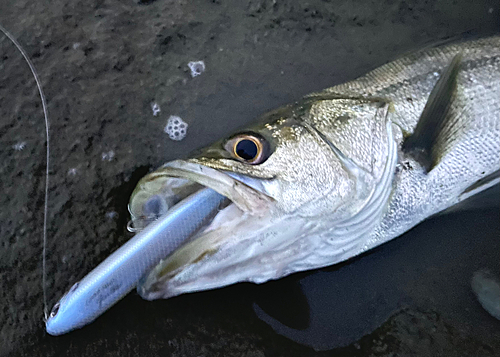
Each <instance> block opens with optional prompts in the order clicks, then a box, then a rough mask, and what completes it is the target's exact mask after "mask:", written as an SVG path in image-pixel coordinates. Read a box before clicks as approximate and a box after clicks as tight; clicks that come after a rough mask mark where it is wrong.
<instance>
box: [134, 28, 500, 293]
mask: <svg viewBox="0 0 500 357" xmlns="http://www.w3.org/2000/svg"><path fill="white" fill-rule="evenodd" d="M499 172H500V37H499V36H493V37H488V38H483V39H478V40H472V41H470V40H469V41H463V42H458V43H457V42H455V43H447V44H443V45H441V46H436V47H431V48H425V49H423V50H420V51H418V52H415V53H412V54H409V55H406V56H403V57H401V58H399V59H397V60H395V61H393V62H390V63H388V64H385V65H383V66H381V67H379V68H377V69H375V70H373V71H371V72H369V73H368V74H366V75H364V76H362V77H360V78H358V79H355V80H353V81H350V82H347V83H344V84H339V85H336V86H334V87H331V88H328V89H325V90H323V91H320V92H316V93H312V94H310V95H307V96H305V97H304V98H303V99H301V100H298V101H297V102H295V103H292V104H290V105H287V106H284V107H282V108H278V109H276V110H274V111H271V112H269V113H266V114H264V115H263V116H262V117H260V118H258V119H257V120H256V122H255V124H253V125H251V126H249V127H247V128H243V129H241V130H239V131H238V132H236V133H234V134H232V135H230V136H228V137H226V138H224V139H222V140H219V141H217V142H215V143H214V144H212V145H210V146H208V147H207V148H205V149H202V150H200V151H198V152H195V153H193V154H192V155H191V156H190V157H188V158H187V159H185V160H174V161H171V162H168V163H166V164H165V165H163V166H162V167H160V168H159V169H158V170H157V171H154V172H152V173H150V174H148V175H146V176H145V177H144V178H143V179H142V180H141V181H140V182H139V183H138V185H137V187H136V189H135V191H134V193H133V194H132V196H131V199H130V203H129V207H130V212H131V217H132V222H133V225H135V226H137V227H142V226H144V225H146V224H147V222H148V219H147V218H145V217H147V216H148V214H145V210H144V207H145V206H147V205H148V202H149V200H150V199H151V197H154V198H155V199H158V197H160V198H161V200H162V202H163V203H162V204H161V205H157V207H158V209H159V211H158V212H156V214H157V215H161V214H162V213H163V212H162V210H167V209H168V206H169V203H168V201H169V200H171V199H172V197H179V195H180V196H182V193H181V191H182V190H188V189H189V187H192V186H193V185H200V186H202V187H208V188H211V189H213V190H215V191H217V192H218V193H220V194H221V195H223V196H225V197H227V198H228V199H229V200H230V201H231V204H230V205H228V206H227V207H226V208H224V209H223V210H221V211H220V212H219V213H218V215H217V216H216V217H215V219H214V221H213V222H212V223H211V224H210V225H209V226H208V227H207V229H206V230H204V231H202V232H199V233H198V234H197V236H196V237H194V238H193V239H191V240H189V241H188V242H186V243H185V244H183V245H182V246H181V247H179V248H178V249H177V250H176V251H175V252H173V253H172V254H171V255H170V256H168V257H166V258H165V259H163V260H162V261H161V262H160V263H159V264H158V265H157V266H156V267H155V268H154V269H152V271H151V272H150V273H149V274H148V276H147V277H145V279H143V281H142V282H141V284H140V285H139V286H138V288H137V290H138V292H139V294H140V295H141V296H142V297H143V298H144V299H147V300H154V299H160V298H170V297H173V296H176V295H180V294H184V293H190V292H195V291H200V290H207V289H214V288H220V287H223V286H226V285H230V284H234V283H238V282H253V283H257V284H259V283H264V282H266V281H268V280H273V279H279V278H281V277H284V276H287V275H289V274H292V273H296V272H300V271H306V270H312V269H317V268H321V267H325V266H330V265H334V264H336V263H340V262H343V261H346V260H348V259H350V258H352V257H355V256H357V255H359V254H362V253H365V252H367V251H369V250H370V249H372V248H375V247H377V246H379V245H381V244H383V243H385V242H388V241H390V240H392V239H394V238H396V237H398V236H400V235H401V234H403V233H404V232H406V231H408V230H410V229H411V228H412V227H414V226H416V225H417V224H418V223H420V222H422V221H423V220H425V219H427V218H429V217H431V216H434V215H436V214H439V213H441V212H444V211H446V210H447V209H449V208H450V207H454V206H455V207H456V206H457V205H459V204H460V203H461V202H463V201H465V200H466V199H467V198H469V197H471V196H473V195H475V194H477V193H479V192H481V191H483V190H485V189H487V188H489V187H492V186H494V185H496V184H498V183H499V181H500V175H499ZM179 180H181V181H179ZM179 182H184V183H183V184H179Z"/></svg>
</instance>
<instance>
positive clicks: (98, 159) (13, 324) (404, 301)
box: [0, 0, 500, 357]
mask: <svg viewBox="0 0 500 357" xmlns="http://www.w3.org/2000/svg"><path fill="white" fill-rule="evenodd" d="M273 3H274V2H273V1H272V0H251V1H227V0H214V1H208V0H206V1H187V0H185V1H177V0H170V1H168V0H157V1H155V0H149V1H146V0H144V1H142V2H141V1H134V0H122V1H114V0H95V1H68V0H55V1H51V2H50V4H49V3H48V2H43V1H41V2H36V1H27V0H3V1H1V2H0V24H2V25H3V26H4V27H6V28H7V29H8V30H9V31H10V32H11V33H12V34H13V35H14V36H15V37H16V38H17V39H18V40H19V41H20V42H21V43H22V44H23V46H24V47H25V49H26V51H27V52H28V54H29V55H30V56H31V58H32V59H33V62H34V63H35V66H36V67H37V69H38V71H39V75H40V78H41V80H42V82H43V85H44V89H45V93H46V96H47V101H48V106H49V111H50V119H51V133H52V137H51V140H52V142H51V144H52V152H51V159H52V164H51V175H50V180H51V181H50V201H49V212H50V214H49V230H48V231H49V240H48V247H47V249H48V262H47V267H48V298H49V304H50V305H52V304H53V303H54V302H55V301H56V300H57V299H58V298H59V297H60V295H61V294H62V293H63V292H64V291H65V290H66V289H67V288H68V287H69V286H71V285H72V284H73V283H74V282H75V281H77V280H79V279H81V278H82V277H83V276H84V275H85V274H86V273H87V272H88V271H90V270H91V269H92V268H93V267H94V266H95V265H97V264H98V263H99V262H100V261H101V260H102V259H104V258H105V257H106V256H107V255H109V254H110V253H111V252H112V251H113V250H114V249H116V248H117V247H119V246H120V245H121V244H123V242H125V241H126V240H127V239H128V238H129V237H130V234H128V233H127V232H126V229H125V226H126V223H127V220H128V213H127V207H126V206H127V202H128V198H129V195H130V193H131V191H132V189H133V187H134V185H135V183H136V182H137V181H138V179H139V178H140V177H141V176H143V175H144V174H145V173H147V172H148V170H150V169H152V168H155V167H157V166H159V165H161V164H162V163H164V162H166V161H168V160H171V159H174V158H179V157H183V156H185V155H187V153H188V152H190V151H191V150H193V149H197V148H199V147H202V146H204V145H207V144H209V143H210V142H212V141H213V140H214V139H217V138H219V137H221V136H223V135H227V134H229V133H230V132H232V131H234V130H235V129H236V128H238V127H240V126H242V125H245V124H246V123H249V122H251V121H252V119H253V118H255V117H256V116H258V115H259V114H261V113H263V112H265V111H266V110H269V109H272V108H275V107H278V106H280V105H282V104H285V103H289V102H291V101H293V100H295V99H298V98H300V97H301V96H302V95H304V94H307V93H309V92H311V91H315V90H320V89H323V88H326V87H329V86H331V85H334V84H337V83H340V82H343V81H346V80H348V79H352V78H354V77H356V76H358V75H361V74H363V73H365V72H366V71H368V70H370V69H372V68H374V67H376V66H378V65H380V64H382V63H385V62H387V61H389V60H391V59H393V58H395V57H397V56H398V55H401V54H403V53H405V52H408V51H411V50H415V49H418V48H421V47H423V46H426V45H429V44H433V43H436V42H439V41H440V40H441V39H445V38H449V37H455V36H456V37H458V38H460V37H461V34H463V33H468V35H472V36H485V35H488V34H493V33H498V32H499V31H500V6H499V3H498V1H497V0H487V1H462V0H456V1H438V2H434V1H412V0H410V1H399V0H386V1H371V2H369V1H346V0H339V1H320V0H310V1H307V2H304V1H295V2H293V1H280V0H278V1H276V4H274V5H273ZM0 54H1V57H0V155H1V158H0V192H1V193H2V194H1V195H0V207H1V210H0V222H1V224H0V244H1V245H0V284H1V290H0V321H1V322H0V351H1V355H13V356H16V355H25V356H60V355H62V356H66V355H67V356H100V355H109V356H156V355H162V356H246V357H260V356H315V355H318V356H326V355H328V356H336V355H342V356H348V355H355V356H370V355H373V356H394V355H415V356H438V355H443V356H470V355H480V356H494V355H498V354H500V342H499V341H500V336H499V331H500V329H499V326H500V322H499V321H497V320H494V319H493V318H491V317H490V316H489V315H488V314H487V313H486V312H484V311H483V310H482V309H481V308H480V307H479V305H478V304H477V302H476V301H475V300H474V297H473V295H472V292H471V291H470V287H469V286H470V284H469V279H470V276H472V273H473V271H474V269H478V268H481V267H489V268H490V269H493V270H495V269H497V270H496V271H497V272H498V269H499V266H498V263H495V262H498V251H499V243H498V239H496V238H498V236H499V231H500V227H499V220H498V217H499V215H498V209H489V210H483V211H477V212H473V213H470V212H465V213H463V212H462V213H456V214H454V215H450V216H447V217H438V218H434V219H433V220H431V221H429V222H426V223H424V224H423V225H421V226H419V227H417V228H416V229H414V230H413V231H412V232H410V233H409V234H407V235H405V236H403V237H402V238H401V239H398V240H396V241H394V242H392V243H389V244H388V245H386V246H387V247H388V248H386V247H382V248H381V249H379V250H377V251H375V252H374V253H373V254H371V255H367V256H365V257H362V258H361V259H357V260H355V261H354V262H353V264H352V266H351V265H344V266H342V267H340V268H339V267H335V268H330V269H325V270H323V271H322V272H320V273H312V274H311V273H308V274H302V275H300V274H299V275H297V276H292V277H290V278H289V280H285V283H283V284H285V285H286V284H288V283H287V282H288V281H291V282H292V283H294V282H297V281H299V282H303V283H302V286H303V287H304V286H309V287H310V286H312V288H311V289H314V291H315V292H316V293H315V294H316V295H314V294H313V295H308V294H306V298H307V299H309V300H308V301H309V303H311V302H313V303H314V306H316V307H319V308H320V311H321V309H324V310H323V311H328V308H330V309H334V308H335V307H337V308H339V306H342V308H339V310H341V311H344V312H345V311H350V310H352V311H355V310H359V309H357V307H360V306H364V307H366V306H367V305H366V304H371V305H370V306H374V308H373V309H371V310H370V309H366V311H365V312H364V313H360V314H357V315H356V314H353V315H351V320H352V321H351V322H350V325H349V326H351V327H352V326H358V325H359V326H364V327H363V328H365V329H366V331H367V332H370V331H371V330H372V329H373V327H374V326H371V324H372V323H374V324H375V325H377V324H381V323H383V322H384V321H385V320H386V318H387V317H388V316H389V315H391V316H392V317H390V318H389V319H388V320H387V321H386V322H385V323H383V324H382V325H381V327H380V328H378V329H377V330H376V331H375V332H372V333H371V334H369V335H368V336H365V337H363V338H362V339H361V340H360V341H358V342H356V343H354V344H351V345H350V346H348V347H346V348H342V349H337V350H332V351H328V352H321V353H317V352H315V351H314V350H313V349H311V348H310V347H304V346H302V345H299V344H297V343H295V342H292V341H290V340H289V339H286V338H284V337H282V336H280V335H278V334H276V333H275V332H274V331H273V329H271V328H270V327H269V326H268V325H267V324H265V323H264V322H262V321H261V320H259V319H258V318H257V317H256V314H255V313H254V310H253V306H254V303H255V302H257V303H260V304H261V305H262V306H265V307H266V309H267V310H268V311H269V312H270V313H273V304H272V303H269V302H266V301H263V300H262V296H263V295H264V296H266V295H267V296H269V295H274V293H273V292H277V291H279V286H278V288H277V287H276V286H275V287H273V285H272V284H274V283H271V284H267V285H265V286H255V285H252V284H239V285H236V286H233V287H229V288H225V289H220V290H217V291H211V292H203V293H197V294H191V295H186V296H180V297H177V298H174V299H171V300H166V301H158V302H146V301H142V300H141V299H140V298H139V297H138V296H137V294H136V293H135V292H134V293H131V294H130V295H129V296H127V297H126V298H125V299H124V300H123V301H121V302H120V303H118V304H117V305H116V306H115V307H114V308H112V309H111V310H110V311H109V312H107V313H106V314H104V315H103V316H102V317H100V318H99V319H98V320H97V321H95V322H94V323H92V324H91V325H89V326H87V327H85V328H84V329H81V330H79V331H75V332H72V333H70V334H67V335H64V336H61V337H57V338H54V337H51V336H48V335H46V333H45V331H44V325H43V322H42V308H43V302H42V301H43V299H42V290H41V249H42V245H41V237H42V224H43V197H44V196H43V185H44V172H45V160H44V158H45V145H44V140H45V139H44V133H45V128H44V124H43V117H42V115H41V104H40V100H39V97H38V93H37V90H36V87H35V85H34V81H33V78H32V76H31V73H30V71H29V69H28V67H27V66H26V64H25V63H24V62H23V60H22V57H21V55H20V54H19V52H18V51H17V50H16V49H15V48H14V46H13V45H12V44H11V43H10V41H8V40H7V39H6V38H5V37H4V36H3V35H0ZM192 60H204V61H205V63H206V65H207V70H206V72H205V73H203V74H202V75H201V76H199V77H196V78H194V79H193V78H191V77H190V75H189V70H188V67H187V63H188V62H189V61H192ZM152 101H156V102H157V103H158V104H159V105H160V106H161V114H160V115H159V116H157V117H154V116H153V115H152V111H151V107H150V103H151V102H152ZM172 114H174V115H179V116H181V117H182V118H183V119H184V120H185V121H186V122H188V124H189V130H188V135H187V137H186V138H185V139H184V140H183V141H181V142H174V141H171V140H170V139H168V137H167V135H166V134H165V133H164V132H163V127H164V125H165V123H166V121H167V118H168V117H169V116H170V115H172ZM20 143H24V148H23V149H22V150H16V149H14V147H13V146H14V145H16V144H20ZM21 146H23V145H21ZM110 151H112V152H113V153H114V157H113V158H112V159H109V158H110V156H109V152H110ZM103 153H107V154H108V155H104V156H103ZM433 236H436V237H439V239H437V240H433V239H432V237H433ZM456 237H460V239H457V238H456ZM405 239H407V240H409V239H412V240H418V241H420V242H422V243H421V245H417V246H419V247H423V248H421V249H416V248H415V249H416V250H417V251H418V252H419V253H418V254H421V255H420V257H422V259H419V258H418V257H419V256H418V255H416V253H415V254H412V253H413V252H414V251H415V249H414V248H408V246H406V243H405ZM436 242H437V243H436ZM408 244H410V243H408ZM413 244H414V246H413V247H415V244H416V243H413ZM433 244H434V245H433ZM436 244H437V246H436ZM451 246H453V249H448V247H451ZM410 247H412V246H410ZM427 247H428V248H427ZM462 247H467V249H465V248H464V249H465V250H464V249H461V248H462ZM398 249H401V252H403V253H401V254H400V256H399V257H398V254H397V251H398ZM438 252H439V254H438ZM446 252H449V254H446ZM469 253H470V254H469ZM386 256H387V257H388V258H387V261H390V262H392V263H387V264H393V265H392V266H394V267H398V266H399V267H401V266H404V268H401V270H404V271H405V272H409V273H408V274H409V275H404V274H403V275H398V276H397V277H396V278H393V277H392V274H393V270H391V269H382V268H380V267H381V266H386V265H385V264H386V263H385V262H386V260H385V259H384V257H386ZM410 256H411V257H412V259H406V257H410ZM467 257H469V259H467ZM367 259H368V261H374V262H375V263H378V265H376V268H375V270H376V271H377V272H379V274H373V273H372V274H373V279H370V280H369V283H370V284H369V288H367V289H363V288H362V286H360V285H359V282H358V283H356V281H353V282H352V284H353V285H352V286H349V285H348V282H349V281H350V280H349V279H347V278H346V277H347V276H349V275H348V274H347V275H346V274H345V273H339V272H341V271H345V270H346V269H347V270H349V269H353V271H354V273H353V274H354V275H353V276H356V274H358V276H362V275H363V274H362V272H363V269H367V271H371V269H369V267H370V264H366V263H365V262H366V261H367ZM426 259H428V260H426ZM395 262H396V263H397V262H399V263H398V264H399V265H398V264H396V263H395ZM403 263H407V265H404V264H403ZM488 265H489V266H488ZM363 266H368V268H366V267H365V268H363ZM420 272H421V273H422V274H420ZM315 274H323V275H320V277H321V279H324V278H325V277H327V276H328V274H333V275H332V278H331V280H330V282H331V284H337V285H336V287H337V289H338V290H337V294H336V295H337V299H338V300H339V301H341V300H342V299H341V298H339V297H338V296H341V294H342V293H343V289H345V290H347V291H352V290H353V289H359V291H362V292H363V294H361V296H360V295H357V294H352V293H350V294H349V295H348V296H349V298H348V299H347V298H346V299H344V304H340V305H335V306H329V307H328V304H326V305H325V302H324V301H323V302H321V303H320V302H318V301H319V300H315V299H318V297H317V296H320V297H321V296H323V297H331V296H333V295H335V294H334V293H332V290H331V288H330V290H328V288H324V289H325V290H321V289H322V287H324V286H332V285H329V284H328V282H325V281H324V280H321V279H320V282H319V283H315V279H316V276H317V275H315ZM325 274H326V275H325ZM335 274H340V275H338V276H337V275H335ZM359 274H361V275H359ZM384 274H385V275H384ZM405 276H406V278H407V279H411V280H405ZM434 278H435V279H434ZM343 280H344V281H346V284H343V285H339V284H340V283H339V281H343ZM353 280H355V279H353ZM387 281H390V283H391V284H389V285H387V286H388V288H390V289H394V291H395V294H396V295H394V296H396V297H395V298H394V296H393V295H392V293H385V294H384V293H382V295H381V296H382V298H381V299H382V300H380V304H378V303H377V302H376V300H373V296H375V295H377V294H379V293H380V292H381V291H387V290H386V285H384V284H387ZM346 285H347V286H346ZM394 287H397V289H396V288H394ZM318 289H319V291H320V292H319V293H317V291H318ZM370 289H372V290H373V294H370V292H371V291H372V290H370ZM401 291H403V293H402V292H401ZM318 294H319V295H318ZM322 294H323V295H322ZM276 295H278V294H276ZM352 295H355V296H356V298H355V299H353V298H352ZM264 300H265V299H264ZM320 300H321V299H320ZM345 300H349V301H352V303H351V305H349V304H346V303H345ZM374 301H375V302H374ZM384 304H386V305H388V306H389V305H390V306H389V307H388V308H383V307H382V308H380V309H379V307H380V306H382V305H384ZM292 306H293V304H292ZM292 311H293V312H292ZM297 311H299V310H290V312H289V313H288V315H293V314H295V313H296V312H297ZM311 311H316V315H317V314H318V312H317V310H314V309H313V308H311ZM274 313H276V311H274ZM286 314H287V312H286V311H285V318H283V320H287V318H286ZM278 315H279V314H278ZM282 315H283V314H282ZM303 315H305V320H304V321H305V325H307V322H308V321H307V320H308V318H307V316H308V315H307V313H306V314H303ZM375 315H376V317H377V318H374V316H375ZM329 316H330V315H329ZM331 316H332V319H335V316H336V315H335V314H332V315H331ZM289 317H290V316H289ZM299 317H300V316H299ZM291 320H293V319H291ZM368 320H369V321H368ZM379 320H380V321H379ZM304 321H302V322H304ZM314 321H316V320H314V318H311V319H310V321H309V322H310V323H313V322H314ZM335 321H336V320H335ZM377 321H378V322H377ZM295 322H296V321H295ZM290 324H292V325H293V324H294V322H293V321H292V322H290ZM296 324H297V325H298V326H299V327H300V328H303V327H304V326H302V325H304V324H302V325H301V321H299V322H298V323H296ZM312 325H314V324H312ZM312 325H311V326H312ZM332 325H335V323H333V324H332ZM369 325H370V326H371V327H370V328H369V327H368V326H369ZM314 326H316V325H314ZM375 327H376V326H375ZM363 328H362V329H363ZM310 330H311V329H310V328H309V329H307V328H306V329H305V330H303V335H304V334H307V333H309V337H307V336H306V337H305V339H306V340H305V341H302V342H303V343H306V344H312V345H314V344H315V343H318V342H317V341H316V340H315V339H314V338H312V337H311V331H310ZM348 330H349V331H348V332H349V333H351V332H352V328H348ZM304 331H305V332H304ZM308 331H309V332H308ZM321 331H322V330H321V329H316V330H314V331H313V332H312V334H314V335H318V334H321V333H323V334H326V333H334V334H335V335H336V336H337V335H339V334H342V333H343V332H342V328H341V327H340V328H339V326H337V325H335V326H333V327H332V326H329V327H328V328H327V327H324V330H323V331H324V332H321ZM357 333H359V331H358V332H357ZM354 334H355V333H354ZM303 335H302V336H303ZM315 341H316V342H315ZM316 347H317V346H316Z"/></svg>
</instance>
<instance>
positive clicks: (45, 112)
mask: <svg viewBox="0 0 500 357" xmlns="http://www.w3.org/2000/svg"><path fill="white" fill-rule="evenodd" d="M0 30H1V31H2V32H3V33H4V35H5V36H7V38H8V39H9V40H11V41H12V43H13V44H14V45H15V46H16V47H17V49H18V50H19V52H21V54H22V55H23V57H24V59H25V60H26V63H28V66H29V67H30V69H31V73H33V77H35V81H36V85H37V87H38V93H40V98H41V100H42V108H43V115H44V117H45V136H46V142H47V150H46V161H45V162H46V164H45V203H44V208H43V240H42V244H43V248H42V291H43V315H44V321H45V322H47V318H48V316H49V311H48V310H49V309H48V305H47V281H46V275H47V274H46V271H47V268H46V260H47V259H46V255H47V212H48V201H49V154H50V150H49V114H48V110H47V103H46V101H45V95H44V94H43V90H42V84H41V83H40V78H38V74H37V71H36V69H35V66H34V65H33V63H32V62H31V60H30V58H29V57H28V54H27V53H26V51H24V49H23V48H22V47H21V45H20V44H19V42H17V40H16V39H15V38H14V36H12V35H11V34H10V32H9V31H7V30H6V29H5V28H4V27H3V26H2V25H0Z"/></svg>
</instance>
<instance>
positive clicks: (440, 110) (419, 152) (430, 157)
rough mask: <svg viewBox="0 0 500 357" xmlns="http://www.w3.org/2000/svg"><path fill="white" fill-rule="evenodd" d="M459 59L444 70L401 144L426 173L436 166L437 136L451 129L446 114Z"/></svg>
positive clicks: (459, 55)
mask: <svg viewBox="0 0 500 357" xmlns="http://www.w3.org/2000/svg"><path fill="white" fill-rule="evenodd" d="M461 60H462V55H461V54H458V55H456V56H455V57H454V58H453V60H452V61H451V63H450V65H449V66H448V67H447V68H446V69H445V70H444V72H443V74H442V75H441V77H440V78H439V80H438V81H437V83H436V85H435V86H434V88H433V89H432V91H431V94H430V95H429V99H428V100H427V104H426V105H425V108H424V110H423V111H422V115H421V116H420V119H419V121H418V124H417V126H416V128H415V131H414V132H413V134H412V135H411V136H409V137H408V138H407V139H406V140H405V142H404V144H403V149H404V150H405V151H407V152H409V153H411V154H413V155H415V156H416V158H417V159H418V160H419V161H420V162H421V163H422V164H423V165H424V166H425V167H426V168H427V171H430V170H432V168H433V167H434V166H435V165H436V164H437V158H438V157H439V154H438V153H436V152H434V151H433V149H434V148H435V144H436V142H437V141H438V139H439V137H440V136H441V135H446V133H445V132H444V128H445V127H450V126H449V123H448V121H450V120H453V116H451V115H448V114H449V109H450V106H451V103H452V102H453V100H454V99H455V96H456V91H457V75H458V71H459V69H460V64H461Z"/></svg>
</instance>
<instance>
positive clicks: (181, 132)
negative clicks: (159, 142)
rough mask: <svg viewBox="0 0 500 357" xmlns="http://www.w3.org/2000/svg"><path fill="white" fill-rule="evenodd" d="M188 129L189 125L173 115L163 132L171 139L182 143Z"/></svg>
mask: <svg viewBox="0 0 500 357" xmlns="http://www.w3.org/2000/svg"><path fill="white" fill-rule="evenodd" d="M187 128H188V125H187V123H186V122H185V121H184V120H182V119H181V118H180V117H178V116H175V115H171V116H170V118H168V121H167V125H165V128H164V129H163V131H164V132H165V133H167V134H168V136H169V138H170V139H172V140H176V141H180V140H182V139H184V138H185V137H186V134H187Z"/></svg>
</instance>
